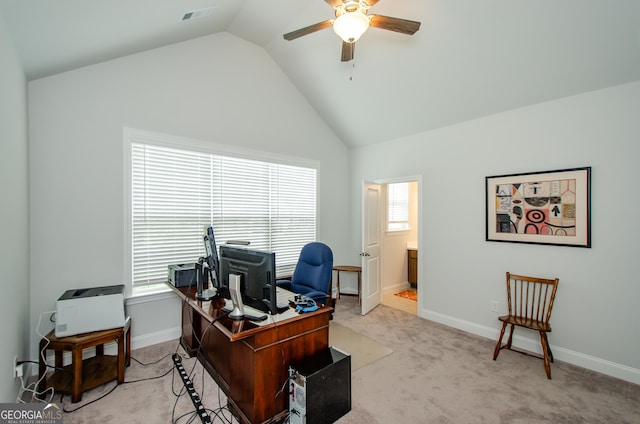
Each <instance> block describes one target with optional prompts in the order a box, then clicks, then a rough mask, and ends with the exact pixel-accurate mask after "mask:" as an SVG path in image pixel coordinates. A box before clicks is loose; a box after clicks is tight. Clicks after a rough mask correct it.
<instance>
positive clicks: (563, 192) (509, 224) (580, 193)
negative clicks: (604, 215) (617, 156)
mask: <svg viewBox="0 0 640 424" xmlns="http://www.w3.org/2000/svg"><path fill="white" fill-rule="evenodd" d="M485 185H486V207H487V209H486V213H487V217H486V218H487V219H486V226H487V227H486V240H487V241H501V242H512V243H534V244H553V245H559V246H574V247H591V167H584V168H573V169H561V170H557V171H546V172H529V173H525V174H511V175H497V176H493V177H486V178H485Z"/></svg>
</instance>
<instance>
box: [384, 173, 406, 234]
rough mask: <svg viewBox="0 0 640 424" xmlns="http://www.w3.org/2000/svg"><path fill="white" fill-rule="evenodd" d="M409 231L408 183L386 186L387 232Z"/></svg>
mask: <svg viewBox="0 0 640 424" xmlns="http://www.w3.org/2000/svg"><path fill="white" fill-rule="evenodd" d="M406 230H409V183H394V184H388V185H387V231H406Z"/></svg>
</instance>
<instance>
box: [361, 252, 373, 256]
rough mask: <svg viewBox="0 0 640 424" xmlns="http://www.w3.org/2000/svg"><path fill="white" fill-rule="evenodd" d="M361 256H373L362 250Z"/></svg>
mask: <svg viewBox="0 0 640 424" xmlns="http://www.w3.org/2000/svg"><path fill="white" fill-rule="evenodd" d="M360 256H371V255H370V254H369V252H362V253H360Z"/></svg>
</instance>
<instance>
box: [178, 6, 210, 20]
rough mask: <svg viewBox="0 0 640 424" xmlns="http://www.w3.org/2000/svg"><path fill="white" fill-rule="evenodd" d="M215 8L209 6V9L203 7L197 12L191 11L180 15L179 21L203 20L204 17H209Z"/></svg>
mask: <svg viewBox="0 0 640 424" xmlns="http://www.w3.org/2000/svg"><path fill="white" fill-rule="evenodd" d="M215 8H216V7H215V6H211V7H205V8H204V9H198V10H191V11H189V12H185V13H184V14H183V15H182V18H181V19H180V20H181V21H192V20H194V19H198V18H204V17H206V16H211V14H212V13H213V9H215Z"/></svg>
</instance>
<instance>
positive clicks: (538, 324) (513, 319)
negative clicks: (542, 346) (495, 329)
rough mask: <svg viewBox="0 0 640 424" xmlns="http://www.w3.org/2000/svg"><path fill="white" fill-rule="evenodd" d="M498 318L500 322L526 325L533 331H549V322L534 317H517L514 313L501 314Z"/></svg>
mask: <svg viewBox="0 0 640 424" xmlns="http://www.w3.org/2000/svg"><path fill="white" fill-rule="evenodd" d="M498 319H499V320H500V321H502V322H506V323H507V324H513V325H517V326H520V327H526V328H530V329H532V330H535V331H545V332H549V331H551V325H549V323H546V322H542V321H538V320H535V319H530V318H525V317H518V316H514V315H503V316H501V317H498Z"/></svg>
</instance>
